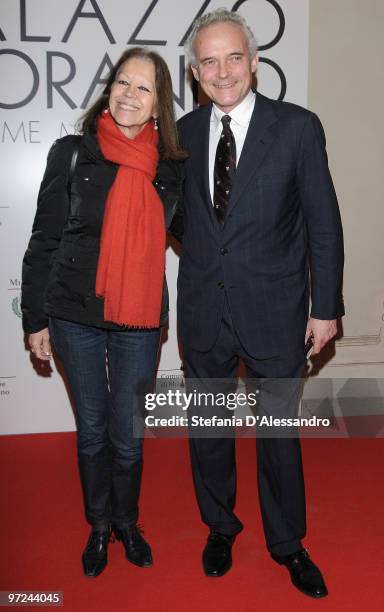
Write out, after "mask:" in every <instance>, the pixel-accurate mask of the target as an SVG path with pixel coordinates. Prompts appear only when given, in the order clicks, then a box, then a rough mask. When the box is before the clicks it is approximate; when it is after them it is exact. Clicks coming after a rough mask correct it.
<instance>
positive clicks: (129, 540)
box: [113, 526, 153, 567]
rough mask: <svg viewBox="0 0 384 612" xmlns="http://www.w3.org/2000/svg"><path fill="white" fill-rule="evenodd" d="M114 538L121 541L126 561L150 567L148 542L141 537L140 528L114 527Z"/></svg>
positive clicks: (150, 558) (150, 556)
mask: <svg viewBox="0 0 384 612" xmlns="http://www.w3.org/2000/svg"><path fill="white" fill-rule="evenodd" d="M113 530H114V532H115V536H116V540H119V541H121V542H122V543H123V545H124V548H125V556H126V557H127V559H128V561H130V562H131V563H134V564H135V565H138V566H139V567H150V566H151V565H152V563H153V560H152V553H151V549H150V546H149V544H148V542H146V541H145V540H144V538H143V536H142V535H141V534H142V530H141V529H140V528H139V527H137V526H135V527H129V528H128V527H124V528H119V527H114V529H113Z"/></svg>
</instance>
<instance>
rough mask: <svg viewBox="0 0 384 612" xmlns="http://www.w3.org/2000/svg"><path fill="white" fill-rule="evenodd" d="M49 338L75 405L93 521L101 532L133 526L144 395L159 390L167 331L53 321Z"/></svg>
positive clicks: (87, 511) (89, 514) (88, 515)
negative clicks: (160, 357) (163, 338)
mask: <svg viewBox="0 0 384 612" xmlns="http://www.w3.org/2000/svg"><path fill="white" fill-rule="evenodd" d="M49 332H50V336H51V342H52V345H53V348H54V351H55V353H56V354H57V355H58V357H59V358H60V361H61V363H62V365H63V367H64V370H65V374H66V376H67V378H68V382H69V385H70V389H71V392H72V396H73V400H74V404H75V413H76V422H77V450H78V459H79V469H80V478H81V484H82V489H83V495H84V505H85V515H86V518H87V521H88V522H89V523H90V524H91V525H92V526H93V527H94V528H96V529H105V528H106V527H107V526H108V525H109V524H111V523H113V524H114V525H116V526H117V527H130V526H133V525H135V524H136V522H137V519H138V500H139V493H140V484H141V473H142V464H143V460H142V450H143V449H142V446H143V440H142V435H141V432H140V423H141V424H142V415H143V395H144V393H146V392H147V391H150V390H151V388H152V385H153V383H154V376H155V371H156V363H157V354H158V349H159V342H160V329H153V330H152V329H151V330H122V331H110V330H106V329H101V328H98V327H91V326H88V325H82V324H79V323H72V322H70V321H64V320H62V319H56V318H53V317H52V318H51V319H50V321H49ZM138 425H139V429H138V430H137V426H138Z"/></svg>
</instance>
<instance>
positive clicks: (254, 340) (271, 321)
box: [178, 9, 344, 597]
mask: <svg viewBox="0 0 384 612" xmlns="http://www.w3.org/2000/svg"><path fill="white" fill-rule="evenodd" d="M187 50H188V51H189V55H190V61H191V66H192V71H193V75H194V77H195V79H196V80H197V81H198V82H199V83H200V86H201V88H202V90H203V91H204V92H205V94H206V95H207V96H208V97H209V98H210V99H211V101H212V103H213V104H210V105H208V106H205V107H201V108H199V109H197V110H195V111H193V112H192V113H189V114H188V115H186V116H184V117H183V118H182V119H181V120H180V121H179V131H180V139H181V144H182V146H183V147H185V148H186V149H187V151H188V152H189V154H190V156H189V159H188V160H187V162H186V179H185V199H184V210H183V214H184V237H183V249H182V254H181V260H180V269H179V278H178V291H179V296H178V325H179V332H180V336H181V340H182V343H183V347H184V366H185V372H186V376H187V378H194V379H231V378H233V377H234V376H235V375H236V370H237V367H238V363H239V359H242V360H243V361H244V364H245V367H246V371H247V376H248V377H249V378H254V379H264V378H269V377H274V378H278V379H280V378H287V379H298V378H299V377H300V376H301V375H302V372H303V368H304V365H305V351H304V343H305V341H306V340H307V339H308V338H309V337H310V336H312V337H313V343H314V351H313V352H314V354H315V353H318V352H319V351H320V350H321V349H322V347H323V346H324V345H325V344H326V343H327V342H328V341H329V340H330V339H331V338H332V337H333V336H334V335H335V334H336V320H337V318H338V317H340V316H342V315H343V314H344V309H343V303H342V296H341V287H342V268H343V239H342V228H341V222H340V215H339V210H338V205H337V200H336V196H335V192H334V188H333V185H332V180H331V177H330V174H329V170H328V165H327V155H326V152H325V139H324V133H323V130H322V127H321V124H320V121H319V119H318V118H317V117H316V115H314V114H313V113H311V112H309V111H307V110H305V109H303V108H300V107H298V106H296V105H293V104H289V103H285V102H280V101H272V100H269V99H267V98H266V97H264V96H262V95H261V94H259V93H256V94H255V93H254V92H253V91H252V89H251V83H252V78H253V75H254V73H255V72H256V68H257V62H258V57H257V46H256V42H255V39H254V36H253V34H252V32H251V31H250V29H249V28H248V26H247V25H246V23H245V22H244V20H243V19H242V18H241V17H240V16H239V15H238V14H237V13H232V12H229V11H226V10H224V9H219V10H218V11H214V12H213V13H210V14H207V15H204V16H203V17H201V18H199V19H198V20H197V21H196V23H195V24H194V28H193V31H192V33H191V36H190V39H189V41H188V44H187ZM309 263H310V285H311V287H310V288H309ZM309 293H311V302H312V306H311V313H310V316H309V317H308V308H309ZM190 442H191V458H192V468H193V476H194V483H195V489H196V495H197V500H198V503H199V507H200V511H201V515H202V519H203V521H204V522H205V523H206V524H207V525H208V527H209V529H210V534H209V537H208V541H207V544H206V547H205V549H204V552H203V566H204V571H205V573H206V575H207V576H222V575H223V574H224V573H225V572H226V571H228V569H229V568H230V567H231V547H232V544H233V541H234V539H235V536H236V534H238V533H239V532H240V531H241V529H242V524H241V522H240V520H239V519H238V518H237V516H236V515H235V513H234V503H235V494H236V468H235V442H234V440H233V438H219V439H218V438H209V439H204V438H203V437H200V438H192V439H191V440H190ZM257 460H258V461H257V462H258V487H259V496H260V504H261V511H262V518H263V526H264V532H265V537H266V542H267V547H268V550H269V552H270V553H271V556H272V558H273V559H274V560H275V561H277V562H278V563H280V564H283V565H285V566H286V567H287V568H288V570H289V572H290V574H291V579H292V582H293V583H294V585H295V586H296V587H297V588H299V589H300V590H301V591H303V592H304V593H306V594H307V595H310V596H312V597H322V596H325V595H326V594H327V588H326V586H325V583H324V580H323V578H322V575H321V573H320V571H319V570H318V568H317V567H316V566H315V565H314V563H313V562H312V561H311V559H310V557H309V555H308V553H307V551H306V550H305V549H303V547H302V544H301V539H302V538H303V537H304V535H305V497H304V482H303V474H302V465H301V451H300V442H299V440H298V438H297V437H292V438H282V437H280V438H278V437H276V438H260V439H258V440H257Z"/></svg>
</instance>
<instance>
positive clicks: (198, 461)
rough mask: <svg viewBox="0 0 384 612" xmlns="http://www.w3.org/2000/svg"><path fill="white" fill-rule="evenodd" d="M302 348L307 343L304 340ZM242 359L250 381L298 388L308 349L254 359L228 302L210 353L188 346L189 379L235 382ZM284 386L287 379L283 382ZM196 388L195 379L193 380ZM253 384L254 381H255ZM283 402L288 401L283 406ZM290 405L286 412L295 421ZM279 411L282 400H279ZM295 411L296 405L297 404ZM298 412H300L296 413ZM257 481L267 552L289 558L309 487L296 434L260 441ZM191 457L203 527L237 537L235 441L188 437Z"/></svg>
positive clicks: (296, 544) (301, 524)
mask: <svg viewBox="0 0 384 612" xmlns="http://www.w3.org/2000/svg"><path fill="white" fill-rule="evenodd" d="M303 344H304V342H303ZM239 359H242V360H243V361H244V364H245V368H246V374H247V379H248V380H249V379H259V381H260V382H261V383H262V380H263V379H270V378H272V379H275V380H278V379H283V378H284V379H289V380H287V385H288V387H289V383H290V382H291V385H292V383H294V384H295V383H296V385H299V384H300V380H299V379H300V377H301V376H302V374H303V369H304V365H305V354H304V346H303V350H302V351H301V352H300V354H297V355H294V354H290V353H289V352H288V355H287V356H285V357H283V356H276V357H272V358H268V359H255V358H253V357H252V356H251V355H249V354H248V353H247V352H246V351H245V350H244V349H243V347H242V346H241V343H240V340H239V338H238V336H237V334H236V330H235V328H234V324H233V321H232V317H231V313H230V308H229V305H228V301H227V299H226V300H225V303H224V309H223V315H222V320H221V326H220V330H219V334H218V337H217V339H216V341H215V344H214V346H213V347H212V348H211V349H210V350H209V351H207V352H204V353H203V352H199V351H196V350H194V349H191V348H190V347H188V346H184V368H185V375H186V379H187V387H188V379H227V380H228V381H230V379H233V380H235V379H236V373H237V370H238V365H239ZM284 382H285V381H284ZM190 383H191V384H192V381H190ZM251 383H252V381H251ZM283 403H284V402H283ZM291 403H292V402H288V401H287V402H286V413H285V414H284V407H283V412H281V410H280V413H279V415H278V416H286V417H293V416H295V415H294V414H293V413H292V405H290V404H291ZM280 408H281V402H280ZM296 409H297V406H296ZM296 414H297V410H296ZM256 448H257V482H258V491H259V499H260V507H261V515H262V520H263V527H264V534H265V539H266V544H267V548H268V550H269V551H270V552H271V553H273V554H276V555H287V554H291V553H293V552H294V551H296V550H297V549H298V548H300V546H301V541H300V540H301V538H303V537H304V536H305V532H306V518H305V514H306V513H305V489H304V478H303V468H302V459H301V448H300V440H299V438H298V435H297V433H296V435H294V436H292V437H281V436H279V437H278V436H276V437H265V436H263V437H261V436H258V439H257V444H256ZM190 453H191V462H192V472H193V479H194V485H195V492H196V497H197V501H198V504H199V508H200V513H201V517H202V520H203V522H204V523H206V524H207V525H208V527H209V528H210V529H211V530H214V531H217V532H219V533H223V534H226V535H235V534H237V533H239V532H240V531H241V530H242V529H243V525H242V523H241V521H240V520H239V518H238V517H237V516H236V515H235V513H234V507H235V500H236V458H235V437H234V435H233V436H229V437H227V436H226V437H206V436H203V435H200V436H197V437H195V436H192V435H191V436H190Z"/></svg>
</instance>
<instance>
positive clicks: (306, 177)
mask: <svg viewBox="0 0 384 612" xmlns="http://www.w3.org/2000/svg"><path fill="white" fill-rule="evenodd" d="M297 180H298V185H299V191H300V199H301V203H302V206H303V209H304V215H305V219H306V224H307V230H308V239H309V248H310V273H311V301H312V308H311V316H312V317H314V318H316V319H337V318H339V317H341V316H343V314H344V305H343V297H342V283H343V265H344V246H343V230H342V225H341V219H340V212H339V206H338V203H337V198H336V193H335V189H334V186H333V182H332V178H331V175H330V172H329V168H328V158H327V153H326V149H325V135H324V130H323V127H322V125H321V123H320V120H319V119H318V117H317V116H316V115H315V114H313V113H310V114H309V115H308V118H307V120H306V123H305V125H304V128H303V133H302V138H301V146H300V152H299V162H298V167H297Z"/></svg>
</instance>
